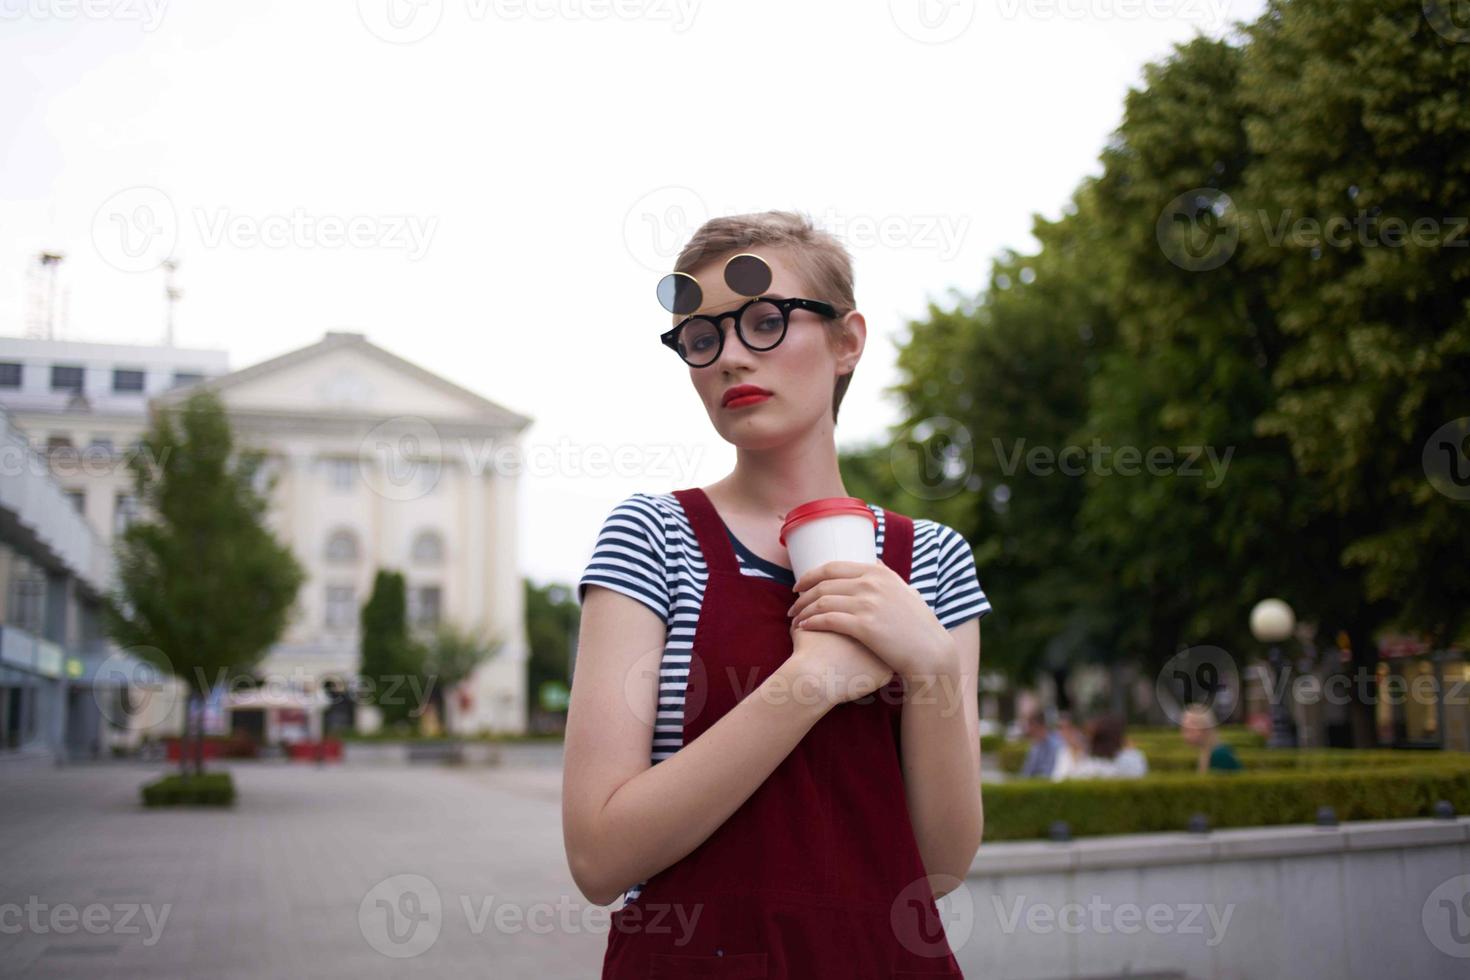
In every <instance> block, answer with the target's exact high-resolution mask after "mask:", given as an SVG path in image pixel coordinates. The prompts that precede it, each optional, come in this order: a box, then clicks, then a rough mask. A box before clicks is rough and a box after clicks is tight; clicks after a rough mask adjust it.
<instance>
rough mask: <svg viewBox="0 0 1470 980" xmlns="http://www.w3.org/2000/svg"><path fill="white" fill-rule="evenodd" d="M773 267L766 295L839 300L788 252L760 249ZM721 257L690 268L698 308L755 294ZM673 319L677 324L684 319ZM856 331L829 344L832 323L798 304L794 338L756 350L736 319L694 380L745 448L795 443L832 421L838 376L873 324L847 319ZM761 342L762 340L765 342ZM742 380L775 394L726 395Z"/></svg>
mask: <svg viewBox="0 0 1470 980" xmlns="http://www.w3.org/2000/svg"><path fill="white" fill-rule="evenodd" d="M756 254H758V255H760V257H761V258H763V259H765V260H766V263H767V264H768V265H770V267H771V285H770V288H769V289H767V290H766V291H765V293H763V294H762V295H766V296H773V297H779V298H790V297H798V296H799V297H802V298H804V299H817V300H823V301H824V302H831V301H832V300H831V297H828V296H818V295H815V294H814V293H813V292H812V289H811V287H810V286H808V285H807V283H806V280H805V278H804V277H803V276H802V275H801V273H800V272H799V271H798V270H797V269H796V268H795V266H793V264H792V263H791V261H790V259H789V258H788V256H787V255H786V254H785V252H784V250H782V249H779V248H766V249H760V250H758V251H757V252H756ZM729 258H730V256H728V255H721V256H718V257H716V258H715V259H713V260H711V261H710V262H708V263H706V264H704V265H700V266H698V267H696V268H694V269H691V270H690V274H691V275H693V276H694V278H696V279H698V280H699V285H700V288H701V290H702V292H703V295H704V303H703V304H702V305H701V306H700V307H699V309H698V310H696V311H695V312H696V313H704V314H715V313H727V312H730V311H732V310H735V309H738V308H739V307H740V305H741V304H742V303H744V302H745V301H746V300H747V299H748V298H749V297H746V296H741V295H740V294H738V293H735V292H733V291H732V290H731V289H730V288H729V287H728V286H726V285H725V277H724V268H725V262H726V261H727V260H728V259H729ZM682 319H683V317H682V316H676V317H673V322H674V323H677V322H679V321H680V320H682ZM846 320H847V327H848V329H847V330H846V331H845V332H844V335H843V336H844V339H843V340H842V341H841V343H840V344H839V345H838V349H837V350H835V351H834V350H833V349H832V347H831V346H829V344H828V340H827V331H828V329H829V328H828V326H827V324H826V322H825V321H824V320H823V319H822V318H821V317H820V316H818V315H817V314H816V313H813V312H811V311H810V310H792V311H791V321H790V326H788V327H787V330H786V337H785V339H784V340H782V341H781V343H780V345H779V346H777V347H776V348H774V349H773V350H768V351H752V350H750V349H749V348H747V347H746V346H745V345H744V344H742V343H741V342H740V338H739V337H738V336H737V335H736V332H735V321H734V320H733V319H727V320H726V321H725V322H724V324H723V325H722V329H723V330H724V333H725V344H724V348H723V349H722V350H721V351H720V356H719V358H717V359H716V360H715V361H714V362H713V363H712V364H709V365H706V366H705V367H698V368H696V367H691V368H689V379H690V380H691V381H692V382H693V383H694V390H695V391H696V392H698V393H699V397H700V400H701V401H703V402H704V409H705V411H706V412H707V413H709V417H710V421H712V422H713V423H714V425H715V430H716V431H717V432H719V434H720V436H721V437H722V438H724V440H725V441H726V442H729V443H731V444H733V445H734V446H736V447H737V448H740V449H766V448H770V447H773V446H779V445H782V444H784V443H787V442H790V441H792V440H793V439H795V438H796V437H798V436H800V435H802V434H804V433H806V432H808V431H809V430H810V429H811V428H812V427H813V426H821V425H825V426H827V427H828V428H829V429H830V428H831V427H832V425H833V422H832V388H833V386H834V385H835V384H836V382H837V377H838V375H842V374H847V373H849V372H850V371H852V369H853V368H854V367H855V366H856V365H857V362H858V358H859V357H860V356H861V355H862V349H863V342H864V340H865V337H866V327H865V325H864V323H863V318H862V314H859V313H850V314H848V316H847V317H846ZM757 342H758V341H757ZM736 385H754V386H756V387H758V388H762V389H764V390H765V391H767V392H769V393H770V394H769V395H768V396H766V397H764V398H762V399H758V400H750V401H745V402H740V401H736V402H734V403H733V404H728V405H727V404H725V401H724V398H725V393H726V392H728V391H730V390H731V389H732V388H734V387H735V386H736Z"/></svg>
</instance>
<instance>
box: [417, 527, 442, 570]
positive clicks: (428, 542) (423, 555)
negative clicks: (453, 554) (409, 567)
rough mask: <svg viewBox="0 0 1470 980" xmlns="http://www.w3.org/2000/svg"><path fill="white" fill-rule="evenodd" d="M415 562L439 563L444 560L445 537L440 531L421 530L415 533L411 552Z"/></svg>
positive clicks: (423, 563)
mask: <svg viewBox="0 0 1470 980" xmlns="http://www.w3.org/2000/svg"><path fill="white" fill-rule="evenodd" d="M411 554H412V556H413V561H414V564H417V565H439V564H442V563H443V561H444V538H443V536H442V535H440V533H439V532H438V531H420V532H419V533H418V534H416V535H414V539H413V549H412V552H411Z"/></svg>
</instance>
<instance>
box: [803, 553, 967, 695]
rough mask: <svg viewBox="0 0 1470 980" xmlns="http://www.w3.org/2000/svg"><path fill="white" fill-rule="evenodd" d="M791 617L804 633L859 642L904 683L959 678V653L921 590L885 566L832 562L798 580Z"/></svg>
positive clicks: (876, 563)
mask: <svg viewBox="0 0 1470 980" xmlns="http://www.w3.org/2000/svg"><path fill="white" fill-rule="evenodd" d="M794 591H796V592H800V593H801V595H800V597H799V598H798V599H797V600H796V602H795V603H794V604H792V606H791V609H790V610H789V611H788V613H787V614H788V615H790V616H792V617H794V618H793V621H792V629H793V635H799V634H800V633H801V632H802V631H803V630H823V631H831V632H834V633H842V634H843V635H845V636H849V637H851V638H852V639H854V640H857V641H858V642H859V643H861V644H862V645H863V646H865V647H867V648H868V649H869V650H871V651H872V652H873V653H875V654H877V655H878V656H879V657H881V658H882V660H883V662H884V663H886V664H888V666H890V667H892V668H893V670H894V671H895V672H897V673H898V675H899V676H900V677H902V678H904V680H905V681H923V680H935V679H939V678H944V677H949V678H955V677H958V675H959V653H958V651H956V649H955V645H954V638H953V637H952V636H951V635H950V632H949V630H947V629H945V628H944V625H943V624H942V623H940V622H939V619H938V617H936V616H935V615H934V611H933V610H932V609H930V608H929V604H928V603H927V602H925V601H924V597H923V596H921V595H920V594H919V590H918V589H915V588H914V587H913V586H912V585H909V584H908V583H907V582H905V581H904V580H903V579H902V578H901V577H900V576H899V575H898V573H897V572H895V571H894V570H893V569H891V568H889V567H888V566H887V565H885V564H883V563H882V562H857V561H829V562H825V563H823V564H821V565H818V566H817V567H816V568H811V569H808V570H807V571H806V572H805V573H804V574H803V575H802V576H801V578H799V579H797V580H796V585H795V587H794Z"/></svg>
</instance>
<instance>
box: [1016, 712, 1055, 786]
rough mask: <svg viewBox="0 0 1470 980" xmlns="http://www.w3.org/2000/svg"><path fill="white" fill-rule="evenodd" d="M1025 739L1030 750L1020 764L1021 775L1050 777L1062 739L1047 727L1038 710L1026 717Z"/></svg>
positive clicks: (1044, 718) (1042, 715)
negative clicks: (1029, 744) (1029, 741)
mask: <svg viewBox="0 0 1470 980" xmlns="http://www.w3.org/2000/svg"><path fill="white" fill-rule="evenodd" d="M1026 737H1027V738H1028V739H1030V740H1031V748H1029V749H1027V750H1026V761H1025V762H1023V763H1021V775H1022V776H1031V777H1035V776H1040V777H1043V778H1045V777H1047V776H1050V775H1051V771H1052V770H1053V769H1055V768H1056V764H1057V755H1058V753H1060V752H1061V750H1062V737H1061V736H1060V735H1058V734H1057V733H1056V732H1054V731H1052V730H1051V728H1050V727H1048V726H1047V724H1046V716H1045V715H1044V714H1042V712H1041V711H1040V709H1038V710H1036V711H1033V712H1031V714H1029V715H1027V716H1026Z"/></svg>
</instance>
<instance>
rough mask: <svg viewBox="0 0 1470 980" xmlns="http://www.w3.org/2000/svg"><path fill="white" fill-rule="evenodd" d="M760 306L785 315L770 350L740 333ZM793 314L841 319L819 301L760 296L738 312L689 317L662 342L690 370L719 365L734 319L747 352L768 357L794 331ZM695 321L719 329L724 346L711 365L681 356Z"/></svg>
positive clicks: (833, 309)
mask: <svg viewBox="0 0 1470 980" xmlns="http://www.w3.org/2000/svg"><path fill="white" fill-rule="evenodd" d="M757 303H770V304H771V305H772V306H774V307H775V308H776V309H777V310H779V311H780V312H781V336H779V337H777V338H776V342H775V343H774V344H772V345H771V346H769V347H754V346H752V345H751V343H750V341H748V340H746V339H745V331H743V330H741V329H740V321H741V319H742V318H743V317H744V316H745V311H746V310H748V309H750V308H751V307H752V306H754V305H755V304H757ZM792 310H807V311H808V312H811V313H815V314H817V315H818V316H821V317H824V318H826V319H828V320H835V319H837V307H835V306H833V305H832V304H831V303H824V302H822V301H821V300H819V299H802V298H800V297H797V296H793V297H789V298H785V299H781V298H777V297H775V296H756V297H753V298H751V299H748V300H746V301H745V302H744V303H741V304H740V306H739V307H738V308H737V309H734V310H729V311H727V312H725V313H695V314H693V315H692V316H686V317H685V318H684V319H682V320H680V321H679V322H678V323H676V324H674V326H673V327H672V328H671V329H669V330H667V331H665V332H664V333H662V334H660V335H659V338H658V339H659V341H660V342H661V343H662V344H663V345H664V346H665V347H667V348H669V350H671V351H673V352H674V353H675V354H678V355H679V360H681V361H683V362H684V363H685V364H689V366H690V367H692V368H702V367H709V366H710V365H711V364H714V363H715V362H716V361H718V360H719V359H720V355H721V354H723V353H724V352H725V321H726V320H728V319H730V318H731V317H734V319H735V334H736V336H738V337H739V338H740V342H741V343H742V344H744V345H745V349H746V350H748V351H751V352H752V353H755V354H764V353H765V352H766V351H772V350H775V349H776V348H777V347H780V346H781V345H782V344H783V343H784V342H785V341H786V331H788V330H790V329H791V311H792ZM693 320H708V321H709V322H711V323H713V324H714V325H715V335H716V336H718V337H719V338H720V345H719V346H718V347H716V348H715V356H714V357H711V358H710V359H709V361H708V362H707V363H705V364H690V362H689V359H688V358H687V357H685V356H684V355H683V354H682V353H680V352H679V334H680V333H681V332H683V330H684V327H685V326H687V325H688V324H689V323H690V322H691V321H693Z"/></svg>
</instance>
